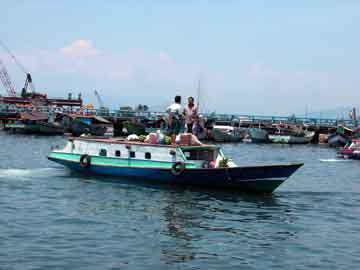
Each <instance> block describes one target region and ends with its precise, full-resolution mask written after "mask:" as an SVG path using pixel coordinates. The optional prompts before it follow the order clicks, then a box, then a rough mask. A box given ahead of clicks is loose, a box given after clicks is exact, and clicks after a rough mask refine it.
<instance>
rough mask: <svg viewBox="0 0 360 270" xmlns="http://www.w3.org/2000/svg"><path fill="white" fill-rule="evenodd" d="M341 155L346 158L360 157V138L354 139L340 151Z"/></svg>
mask: <svg viewBox="0 0 360 270" xmlns="http://www.w3.org/2000/svg"><path fill="white" fill-rule="evenodd" d="M338 154H339V157H340V158H345V159H360V139H353V140H352V141H351V142H349V143H347V144H346V145H345V146H344V147H343V148H342V149H340V151H339V153H338Z"/></svg>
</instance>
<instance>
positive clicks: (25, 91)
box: [0, 40, 35, 97]
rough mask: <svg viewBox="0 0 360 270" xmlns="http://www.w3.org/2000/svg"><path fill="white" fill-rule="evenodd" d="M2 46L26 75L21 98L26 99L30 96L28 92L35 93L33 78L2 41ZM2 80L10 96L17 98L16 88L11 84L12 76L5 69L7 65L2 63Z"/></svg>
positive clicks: (0, 43) (0, 72) (0, 68)
mask: <svg viewBox="0 0 360 270" xmlns="http://www.w3.org/2000/svg"><path fill="white" fill-rule="evenodd" d="M0 46H1V47H3V48H4V50H5V51H7V53H8V54H9V55H10V56H11V58H12V59H13V60H14V62H15V64H16V65H17V66H18V67H19V68H20V69H21V71H22V72H24V73H25V75H26V79H25V83H24V87H23V88H22V91H21V96H22V97H25V96H27V95H28V90H30V91H31V92H32V93H35V86H34V84H33V81H32V78H31V75H30V73H29V72H28V71H27V70H26V68H25V67H24V65H23V64H21V62H20V61H19V60H18V59H17V58H16V57H15V55H14V54H13V53H12V52H11V51H10V49H9V48H8V47H7V46H6V45H5V44H4V42H2V41H1V40H0ZM0 78H1V81H2V83H3V85H4V87H5V88H6V91H7V92H8V94H9V95H10V96H16V91H15V88H14V87H13V84H12V83H11V80H10V76H9V74H8V72H7V70H6V68H5V65H4V64H3V63H2V62H0Z"/></svg>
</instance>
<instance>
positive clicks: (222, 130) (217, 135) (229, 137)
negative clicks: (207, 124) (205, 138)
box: [212, 125, 246, 142]
mask: <svg viewBox="0 0 360 270" xmlns="http://www.w3.org/2000/svg"><path fill="white" fill-rule="evenodd" d="M245 134H246V128H241V127H232V126H222V125H215V126H214V127H213V129H212V137H213V139H214V141H216V142H241V141H242V140H243V139H244V137H245Z"/></svg>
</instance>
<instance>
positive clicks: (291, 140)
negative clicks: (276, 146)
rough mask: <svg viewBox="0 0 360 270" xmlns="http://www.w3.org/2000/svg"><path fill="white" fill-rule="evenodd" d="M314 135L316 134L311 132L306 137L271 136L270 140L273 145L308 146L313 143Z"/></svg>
mask: <svg viewBox="0 0 360 270" xmlns="http://www.w3.org/2000/svg"><path fill="white" fill-rule="evenodd" d="M314 135H315V133H314V132H309V133H308V134H306V135H305V136H294V135H281V134H271V135H269V140H270V142H272V143H287V144H307V143H310V142H311V141H312V139H313V138H314Z"/></svg>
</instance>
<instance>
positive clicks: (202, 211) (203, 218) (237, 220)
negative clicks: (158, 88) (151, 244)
mask: <svg viewBox="0 0 360 270" xmlns="http://www.w3.org/2000/svg"><path fill="white" fill-rule="evenodd" d="M279 197H281V196H279V195H274V194H266V195H246V194H231V193H230V194H229V193H227V192H215V191H206V192H204V191H203V192H202V193H199V191H193V190H182V191H181V192H180V191H178V192H167V193H166V194H165V199H164V203H165V207H163V214H164V221H165V224H166V226H165V229H164V232H162V233H163V234H164V235H165V236H166V238H165V239H166V241H162V242H161V243H160V245H161V251H162V255H163V257H162V259H163V260H164V261H165V262H166V263H167V264H169V263H184V262H189V261H191V260H194V259H196V258H199V257H200V258H214V257H218V256H224V254H222V250H221V249H220V250H219V249H218V248H215V246H214V244H215V245H216V244H219V243H220V241H224V240H225V239H227V238H228V239H231V238H232V239H233V240H232V241H234V239H235V238H236V239H237V241H238V240H239V239H241V238H243V237H245V238H248V237H251V238H252V239H253V240H256V241H260V242H259V243H258V246H259V247H270V246H271V241H277V242H280V241H286V240H289V239H294V238H295V237H296V234H297V231H296V230H292V229H291V227H289V226H283V228H282V229H281V230H280V227H281V225H286V224H287V225H289V224H292V223H294V222H295V221H296V216H295V215H294V213H293V211H292V209H291V206H290V205H288V204H287V203H286V201H281V198H279ZM274 222H276V223H278V224H279V230H277V231H276V232H274V233H270V234H268V235H266V234H263V233H261V232H259V231H258V228H259V224H262V226H264V225H265V224H267V223H270V224H272V223H274ZM260 227H261V226H260ZM219 234H223V235H224V236H225V237H224V238H223V239H222V240H221V239H219V243H208V242H209V239H208V237H209V236H211V235H219ZM266 238H267V239H266ZM262 240H266V241H264V242H262ZM201 242H204V243H206V244H204V245H202V246H200V247H199V245H198V243H201ZM236 249H237V247H236ZM283 252H285V250H283ZM231 254H232V255H234V254H236V252H234V251H232V252H231Z"/></svg>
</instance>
